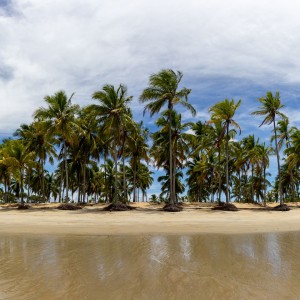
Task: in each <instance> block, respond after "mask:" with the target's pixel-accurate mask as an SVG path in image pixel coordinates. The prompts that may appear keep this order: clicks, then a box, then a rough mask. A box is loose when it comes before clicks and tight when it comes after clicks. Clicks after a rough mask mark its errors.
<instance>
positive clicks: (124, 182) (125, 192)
mask: <svg viewBox="0 0 300 300" xmlns="http://www.w3.org/2000/svg"><path fill="white" fill-rule="evenodd" d="M122 160H123V162H122V164H123V193H124V200H123V202H124V203H126V202H127V190H126V174H125V156H124V155H123V158H122Z"/></svg>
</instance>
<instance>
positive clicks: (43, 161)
mask: <svg viewBox="0 0 300 300" xmlns="http://www.w3.org/2000/svg"><path fill="white" fill-rule="evenodd" d="M41 164H42V174H41V176H42V196H43V201H45V198H46V196H45V178H44V165H45V160H44V159H42V160H41Z"/></svg>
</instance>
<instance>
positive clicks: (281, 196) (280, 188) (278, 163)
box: [273, 118, 283, 205]
mask: <svg viewBox="0 0 300 300" xmlns="http://www.w3.org/2000/svg"><path fill="white" fill-rule="evenodd" d="M273 127H274V134H275V150H276V156H277V167H278V188H279V200H280V205H282V204H283V195H282V186H281V175H280V157H279V150H278V143H277V133H276V126H275V118H274V121H273Z"/></svg>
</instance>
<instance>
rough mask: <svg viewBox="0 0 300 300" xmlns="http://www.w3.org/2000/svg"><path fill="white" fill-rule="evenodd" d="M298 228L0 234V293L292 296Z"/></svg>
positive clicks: (297, 290)
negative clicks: (263, 231) (173, 233)
mask: <svg viewBox="0 0 300 300" xmlns="http://www.w3.org/2000/svg"><path fill="white" fill-rule="evenodd" d="M299 258H300V234H299V233H284V234H283V233H281V234H277V233H276V234H275V233H272V234H257V235H254V234H252V235H198V236H196V235H191V236H188V235H184V236H164V235H158V236H122V237H118V236H115V237H114V236H110V237H104V236H94V237H76V236H72V237H70V236H67V237H58V236H47V237H45V236H28V235H26V236H18V235H14V236H0V265H1V268H0V299H283V298H284V299H297V298H300V287H299V286H298V282H299V279H300V272H299V271H300V260H299Z"/></svg>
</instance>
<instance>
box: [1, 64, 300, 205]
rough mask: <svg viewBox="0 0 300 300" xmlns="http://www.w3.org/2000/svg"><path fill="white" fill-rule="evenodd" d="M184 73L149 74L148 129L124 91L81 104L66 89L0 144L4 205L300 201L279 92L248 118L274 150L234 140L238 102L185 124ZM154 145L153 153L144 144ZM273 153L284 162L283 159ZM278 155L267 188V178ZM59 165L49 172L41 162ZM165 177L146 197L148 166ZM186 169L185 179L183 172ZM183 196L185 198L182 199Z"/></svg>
mask: <svg viewBox="0 0 300 300" xmlns="http://www.w3.org/2000/svg"><path fill="white" fill-rule="evenodd" d="M182 77H183V74H182V73H181V72H178V71H177V72H175V71H173V70H162V71H160V72H159V73H157V74H153V75H151V76H150V79H149V84H148V87H146V88H145V89H144V90H143V92H142V94H141V95H140V102H141V103H145V113H149V114H150V116H154V115H155V116H157V119H156V125H157V130H156V131H155V132H152V133H150V132H149V129H147V128H145V126H144V125H143V123H142V122H140V123H138V122H136V121H135V120H134V119H133V115H132V112H131V109H130V102H131V101H132V97H131V96H128V94H127V89H126V87H125V86H124V85H119V86H118V87H115V86H113V85H109V84H107V85H104V86H103V87H102V89H101V90H99V91H96V92H94V94H93V95H92V99H93V100H94V101H93V104H91V105H88V106H86V107H79V106H78V105H75V104H73V103H72V96H73V95H71V96H70V97H68V96H67V95H66V94H65V92H64V91H59V92H57V93H55V94H53V95H51V96H46V97H45V98H44V100H45V106H44V107H41V108H39V109H37V110H36V111H35V112H34V113H33V121H32V123H31V124H22V125H21V126H20V127H19V129H17V130H16V132H15V134H14V136H15V137H14V138H11V139H7V140H4V141H3V142H2V144H1V148H0V181H1V186H2V189H1V197H2V201H4V202H10V201H15V200H16V199H19V200H20V201H21V203H22V204H23V203H24V202H26V201H50V199H54V200H55V201H59V202H69V201H75V202H82V203H85V202H88V201H96V202H100V201H101V202H111V203H115V205H118V203H126V202H128V201H138V199H140V198H141V196H142V198H143V200H152V201H165V202H167V203H168V205H169V206H170V207H172V206H175V205H176V203H177V202H179V201H181V200H182V198H186V199H185V200H189V201H205V202H208V201H211V202H216V201H217V202H219V204H220V203H221V199H222V197H224V199H226V203H229V202H230V201H239V202H254V201H257V202H261V203H264V204H265V203H266V202H267V201H274V200H279V201H280V203H281V204H283V202H284V201H296V200H297V199H298V198H299V183H300V176H299V162H300V151H299V149H300V148H299V147H300V131H299V130H298V129H297V128H295V127H290V126H289V121H288V118H287V116H285V115H283V114H282V113H281V111H280V110H281V108H282V107H283V105H282V104H281V101H280V95H279V93H278V92H276V93H275V94H272V93H271V92H268V93H267V94H266V96H264V97H261V98H259V105H260V106H259V107H258V108H257V110H256V111H254V112H253V114H256V115H261V118H260V119H259V118H257V119H258V124H259V122H261V125H264V124H272V125H273V127H272V128H273V130H272V132H270V136H271V142H272V144H273V147H272V146H271V144H270V145H266V143H261V142H260V141H259V138H257V137H255V136H254V135H249V136H248V137H245V138H243V139H241V140H240V141H236V139H235V137H236V136H237V135H238V134H239V133H240V131H241V128H240V126H239V124H238V123H237V122H236V121H235V113H236V111H237V110H238V108H239V106H240V103H241V100H239V101H234V100H228V99H225V100H223V101H221V102H219V103H216V104H215V105H213V106H212V107H211V108H210V110H209V112H210V116H211V117H210V119H209V120H207V121H206V122H201V121H198V122H196V123H193V122H187V123H183V122H182V119H181V114H180V113H178V112H177V110H178V109H177V107H179V106H182V107H184V108H185V109H187V110H189V111H190V113H191V115H194V116H195V114H196V111H195V109H194V108H193V106H192V105H191V104H190V103H189V102H188V96H189V94H190V92H191V90H190V89H187V88H181V87H180V84H181V80H182ZM149 145H151V147H150V146H149ZM279 153H283V154H284V157H283V158H282V159H280V157H279ZM271 155H276V157H277V164H278V174H277V176H276V179H275V182H274V183H273V185H272V184H271V183H270V182H269V180H268V178H269V175H270V174H269V173H268V172H267V170H268V167H269V163H270V161H269V160H270V156H271ZM49 162H50V163H53V162H56V163H57V168H56V170H55V171H54V172H52V173H50V172H49V171H47V170H46V169H45V165H46V163H47V164H48V163H49ZM150 165H152V166H155V167H157V168H161V169H163V170H164V171H165V175H163V176H160V177H159V178H158V181H159V182H160V183H161V194H160V195H159V196H157V195H151V197H149V198H148V196H147V189H149V187H150V186H151V184H152V183H153V178H152V172H151V171H150V168H149V166H150ZM185 171H186V176H184V172H185ZM184 192H186V195H187V196H184V197H180V195H182V193H184Z"/></svg>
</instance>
